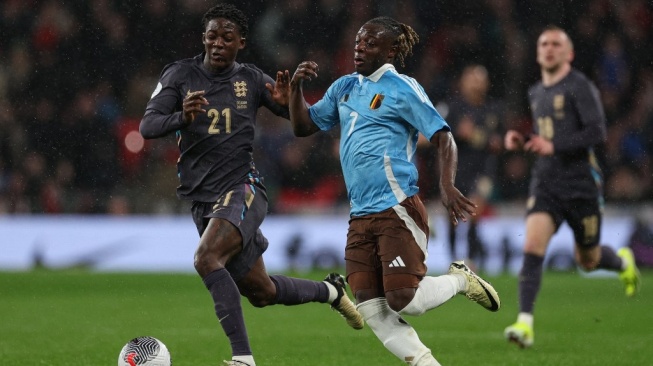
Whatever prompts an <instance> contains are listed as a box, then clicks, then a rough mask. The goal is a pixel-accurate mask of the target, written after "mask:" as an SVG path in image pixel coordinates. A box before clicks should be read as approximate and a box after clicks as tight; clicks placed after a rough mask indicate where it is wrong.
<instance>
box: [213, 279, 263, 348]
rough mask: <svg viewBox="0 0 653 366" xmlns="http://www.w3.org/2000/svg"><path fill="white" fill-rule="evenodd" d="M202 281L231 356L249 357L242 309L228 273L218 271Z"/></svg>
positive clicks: (237, 292)
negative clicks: (228, 345) (228, 343)
mask: <svg viewBox="0 0 653 366" xmlns="http://www.w3.org/2000/svg"><path fill="white" fill-rule="evenodd" d="M202 281H204V285H205V286H206V288H207V289H208V290H209V292H210V293H211V296H212V297H213V303H214V304H215V314H216V315H217V317H218V320H219V321H220V325H221V326H222V329H223V330H224V333H225V334H226V335H227V337H228V338H229V342H230V343H231V352H232V355H233V356H244V355H251V354H252V349H251V348H250V346H249V338H248V337H247V328H245V318H244V317H243V309H242V307H241V306H240V292H239V291H238V286H236V283H235V282H234V280H233V279H232V278H231V275H230V274H229V271H227V270H226V269H224V268H221V269H218V270H216V271H213V272H211V273H209V274H208V275H206V277H204V278H203V279H202Z"/></svg>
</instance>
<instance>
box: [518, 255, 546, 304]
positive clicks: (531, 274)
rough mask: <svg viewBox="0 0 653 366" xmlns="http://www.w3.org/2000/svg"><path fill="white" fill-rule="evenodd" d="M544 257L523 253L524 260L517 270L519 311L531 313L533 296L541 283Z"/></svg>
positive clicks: (533, 301) (535, 296)
mask: <svg viewBox="0 0 653 366" xmlns="http://www.w3.org/2000/svg"><path fill="white" fill-rule="evenodd" d="M543 263H544V257H540V256H539V255H533V254H528V253H526V254H524V262H523V263H522V267H521V271H520V272H519V312H520V313H529V314H532V313H533V308H534V307H535V298H537V293H538V292H540V285H541V283H542V264H543Z"/></svg>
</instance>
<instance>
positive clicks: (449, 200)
mask: <svg viewBox="0 0 653 366" xmlns="http://www.w3.org/2000/svg"><path fill="white" fill-rule="evenodd" d="M441 196H442V204H443V205H444V207H445V208H446V209H447V216H448V218H449V220H450V221H451V223H452V224H454V225H458V220H462V221H467V215H470V216H476V207H477V206H476V204H475V203H474V202H472V201H471V200H470V199H469V198H467V197H465V196H464V195H463V194H462V193H460V191H459V190H458V188H456V187H454V186H453V185H448V186H445V187H441Z"/></svg>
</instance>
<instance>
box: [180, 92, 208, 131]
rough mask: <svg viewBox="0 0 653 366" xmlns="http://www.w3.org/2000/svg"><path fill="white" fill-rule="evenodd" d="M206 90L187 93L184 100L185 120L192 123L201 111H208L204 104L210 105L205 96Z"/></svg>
mask: <svg viewBox="0 0 653 366" xmlns="http://www.w3.org/2000/svg"><path fill="white" fill-rule="evenodd" d="M204 93H205V92H204V90H198V91H194V92H191V91H190V90H189V91H188V93H186V96H185V97H184V102H183V114H184V122H185V123H186V124H190V123H192V122H193V121H194V120H195V117H196V116H197V115H198V114H199V113H206V110H204V108H203V107H202V106H205V105H208V104H209V101H208V100H206V98H204Z"/></svg>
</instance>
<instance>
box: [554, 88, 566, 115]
mask: <svg viewBox="0 0 653 366" xmlns="http://www.w3.org/2000/svg"><path fill="white" fill-rule="evenodd" d="M564 108H565V96H564V94H556V95H554V96H553V110H554V113H555V117H556V118H558V119H562V118H564V117H565V111H564Z"/></svg>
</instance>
